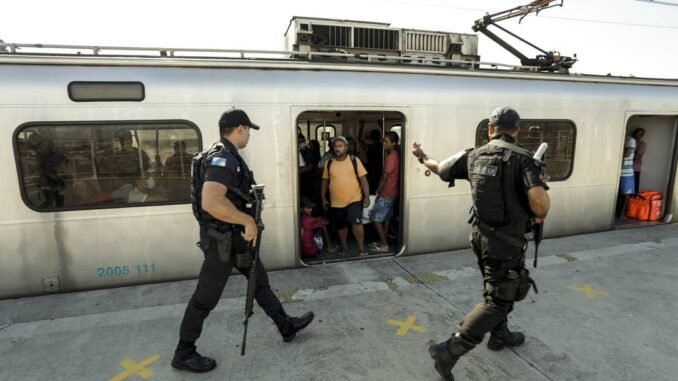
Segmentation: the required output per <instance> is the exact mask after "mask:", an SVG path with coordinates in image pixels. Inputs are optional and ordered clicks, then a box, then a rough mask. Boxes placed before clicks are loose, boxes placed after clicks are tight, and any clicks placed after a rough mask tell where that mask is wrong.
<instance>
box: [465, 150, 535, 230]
mask: <svg viewBox="0 0 678 381" xmlns="http://www.w3.org/2000/svg"><path fill="white" fill-rule="evenodd" d="M501 143H502V144H503V145H506V144H511V143H508V142H503V141H502V142H501ZM513 146H515V149H509V148H506V147H501V146H497V145H494V144H492V143H489V144H486V145H484V146H482V147H479V148H476V149H474V150H472V151H471V152H470V153H469V155H468V161H467V165H468V174H469V181H470V182H471V192H472V195H473V214H474V216H473V217H474V218H475V219H477V220H478V221H480V222H483V223H485V224H487V225H490V226H492V227H495V228H498V229H499V230H501V231H503V232H504V233H507V234H510V235H512V236H522V235H523V234H524V233H525V227H526V225H527V220H528V218H529V215H528V210H527V209H528V207H529V206H528V205H526V203H525V196H524V195H522V196H521V195H519V194H518V187H519V186H520V155H521V153H519V152H521V151H524V152H525V153H524V155H526V156H528V157H531V156H529V151H527V150H525V149H523V148H521V147H518V146H516V145H513Z"/></svg>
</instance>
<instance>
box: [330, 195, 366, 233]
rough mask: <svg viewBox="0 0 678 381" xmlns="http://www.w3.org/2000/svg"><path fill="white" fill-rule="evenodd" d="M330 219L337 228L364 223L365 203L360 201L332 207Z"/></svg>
mask: <svg viewBox="0 0 678 381" xmlns="http://www.w3.org/2000/svg"><path fill="white" fill-rule="evenodd" d="M330 219H331V220H332V224H333V225H334V227H335V228H337V229H341V228H343V227H345V226H346V225H347V224H362V223H363V203H362V202H360V201H358V202H354V203H352V204H348V205H347V206H345V207H343V208H330Z"/></svg>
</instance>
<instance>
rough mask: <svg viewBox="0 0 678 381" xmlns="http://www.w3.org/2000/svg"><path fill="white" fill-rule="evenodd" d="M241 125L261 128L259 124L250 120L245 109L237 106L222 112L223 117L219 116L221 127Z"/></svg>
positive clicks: (256, 128)
mask: <svg viewBox="0 0 678 381" xmlns="http://www.w3.org/2000/svg"><path fill="white" fill-rule="evenodd" d="M240 125H243V126H247V127H249V128H254V129H255V130H258V129H259V126H257V125H256V124H254V123H252V121H250V118H249V117H248V116H247V114H246V113H245V111H243V110H240V109H237V108H232V109H230V110H228V111H226V112H224V113H223V114H221V118H219V128H228V127H238V126H240Z"/></svg>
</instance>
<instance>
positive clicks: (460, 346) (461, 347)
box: [428, 333, 475, 381]
mask: <svg viewBox="0 0 678 381" xmlns="http://www.w3.org/2000/svg"><path fill="white" fill-rule="evenodd" d="M474 347H475V345H474V344H473V343H471V342H470V341H468V340H465V339H463V338H462V337H461V336H460V335H459V334H458V333H457V334H455V335H454V336H452V337H451V338H450V339H449V340H447V341H445V342H442V343H440V344H436V343H434V342H433V341H430V342H429V347H428V353H429V354H430V355H431V358H432V359H433V360H434V361H435V364H434V366H435V368H436V371H438V374H439V375H440V377H442V378H443V380H445V381H454V376H453V375H452V367H454V364H456V363H457V360H459V358H460V357H461V356H463V355H464V354H466V353H467V352H468V351H470V350H471V349H473V348H474Z"/></svg>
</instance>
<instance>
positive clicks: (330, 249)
mask: <svg viewBox="0 0 678 381" xmlns="http://www.w3.org/2000/svg"><path fill="white" fill-rule="evenodd" d="M325 251H327V252H328V253H334V252H337V251H339V246H334V247H332V248H329V247H328V248H327V249H325Z"/></svg>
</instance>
